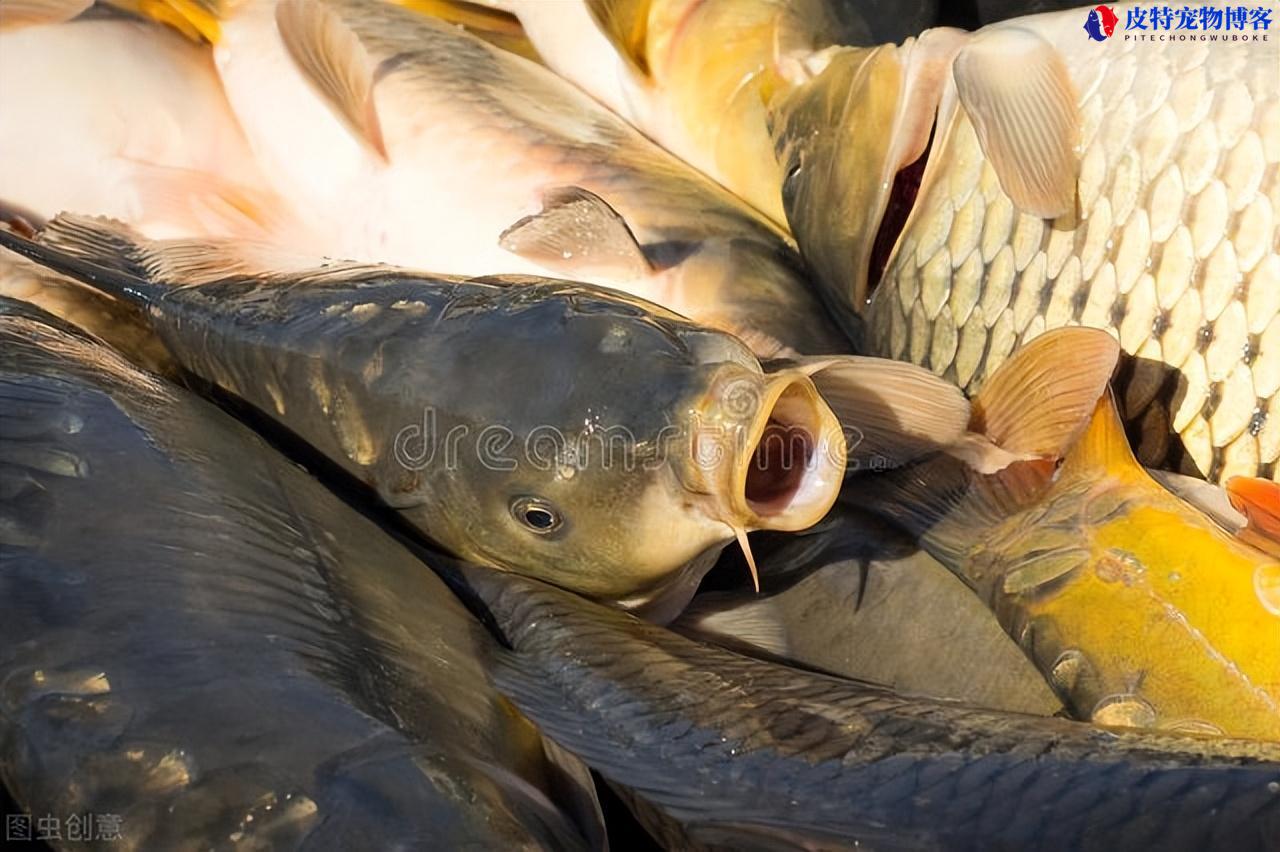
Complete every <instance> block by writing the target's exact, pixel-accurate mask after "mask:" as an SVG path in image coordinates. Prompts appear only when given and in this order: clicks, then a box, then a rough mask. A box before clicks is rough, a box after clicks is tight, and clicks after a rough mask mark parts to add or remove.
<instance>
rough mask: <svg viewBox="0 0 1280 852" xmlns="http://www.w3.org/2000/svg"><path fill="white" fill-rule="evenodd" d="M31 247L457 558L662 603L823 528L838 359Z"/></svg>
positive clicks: (55, 238)
mask: <svg viewBox="0 0 1280 852" xmlns="http://www.w3.org/2000/svg"><path fill="white" fill-rule="evenodd" d="M42 239H44V240H46V242H41V243H33V242H30V241H27V240H24V239H22V238H20V237H16V236H14V235H12V234H9V233H4V232H0V244H3V245H5V246H7V247H10V248H12V249H14V250H15V251H18V252H20V253H22V254H26V255H29V256H32V257H33V258H35V259H38V260H39V261H40V262H42V263H44V264H46V265H49V266H50V267H52V268H53V269H55V270H56V271H59V272H61V273H64V274H67V275H71V276H73V277H75V278H76V279H77V280H79V281H81V282H84V283H87V284H89V285H91V286H94V287H95V288H97V289H100V290H102V291H104V292H107V293H110V294H111V295H114V296H116V297H117V298H119V299H121V300H122V301H124V302H126V303H129V304H132V305H135V306H137V307H140V308H141V309H142V310H143V312H144V313H145V315H146V316H147V318H148V321H149V323H150V325H151V327H152V328H153V329H154V331H155V332H156V334H157V335H158V336H159V337H160V339H161V340H162V341H163V343H164V344H165V346H166V348H167V349H168V351H169V353H170V354H171V356H172V357H173V359H174V361H175V362H176V363H177V364H178V365H179V366H181V367H182V368H183V369H184V370H185V371H187V372H188V373H190V374H193V375H195V376H197V377H199V378H201V379H203V380H205V381H207V382H210V383H211V384H212V385H214V386H215V387H217V388H220V389H221V390H223V391H225V392H226V393H229V394H232V395H234V396H235V397H237V398H239V399H241V400H243V401H245V402H247V403H249V404H250V405H252V406H253V407H255V408H256V409H258V410H259V411H260V412H261V413H263V414H264V415H265V416H266V417H267V418H269V419H271V420H273V421H275V422H276V423H277V424H279V425H280V426H283V427H284V428H285V429H287V430H289V431H290V432H291V433H293V435H294V436H296V437H297V438H301V439H302V441H304V442H305V443H306V444H307V445H309V446H310V447H311V448H313V449H314V450H315V451H317V452H319V454H320V455H322V456H323V457H324V458H326V459H328V460H330V461H331V462H334V463H336V464H337V465H338V466H340V467H341V468H342V469H343V471H345V472H346V473H347V474H349V475H351V476H354V477H355V478H356V479H358V480H359V481H360V482H362V483H364V484H365V485H366V486H368V487H369V488H371V489H372V490H373V491H374V492H375V494H376V496H377V498H378V499H379V500H380V501H381V502H382V503H383V504H385V505H386V506H389V507H391V508H393V509H396V510H398V511H399V512H400V513H401V514H402V515H403V516H404V517H405V518H406V519H407V520H408V521H409V522H410V523H411V524H412V525H413V526H415V527H416V529H417V530H418V531H420V532H421V533H423V534H424V535H425V536H426V537H428V538H430V539H431V540H433V541H435V542H437V543H438V544H440V545H442V546H443V547H444V548H446V549H448V550H449V551H451V552H452V553H454V554H457V555H460V556H462V557H464V558H467V559H471V560H475V561H478V562H482V563H484V564H488V565H492V566H495V567H498V568H503V569H507V570H512V571H521V572H529V573H533V574H535V575H537V576H539V577H542V578H545V579H547V580H548V581H550V582H555V583H558V584H561V585H564V586H567V587H570V588H573V589H576V590H580V591H582V592H584V593H587V594H590V595H592V596H595V597H600V598H608V599H610V600H623V601H626V602H627V603H628V604H629V605H632V606H640V605H656V604H655V601H665V600H667V599H668V598H669V597H670V598H671V600H672V605H673V606H675V607H676V610H677V611H678V607H679V606H682V605H683V603H684V600H686V599H687V597H688V595H690V594H692V592H693V590H694V587H695V586H696V584H697V580H698V579H699V578H700V577H701V573H700V571H705V570H706V569H707V568H709V567H710V565H711V562H712V561H713V557H714V554H715V552H716V551H718V550H719V549H720V548H722V547H723V546H724V545H725V544H726V543H727V542H729V541H733V540H735V539H739V540H740V539H741V538H742V537H743V536H744V535H745V532H746V531H748V530H754V529H778V530H787V529H793V530H794V529H801V528H804V527H807V526H809V525H811V524H813V523H816V522H817V521H818V520H819V519H821V518H822V516H823V515H824V514H826V512H827V510H828V509H829V508H830V506H831V504H832V503H833V502H834V500H835V498H836V494H837V492H838V490H839V488H840V486H841V483H842V481H843V477H844V472H845V437H844V434H843V431H842V428H841V424H840V422H839V421H838V420H837V419H836V417H835V415H834V414H833V413H832V411H831V408H830V407H829V406H828V405H827V404H826V403H825V402H824V401H823V399H822V397H821V396H820V395H819V393H818V391H817V389H816V386H815V384H814V381H815V380H814V379H813V378H811V377H810V376H811V375H814V376H817V377H818V378H819V379H821V376H822V375H823V372H822V371H823V369H824V368H826V367H827V365H828V363H829V360H830V359H823V360H822V362H821V363H820V364H818V365H815V366H813V367H812V368H808V369H806V368H805V367H802V366H801V367H789V368H783V369H778V370H774V371H772V372H770V373H767V374H766V373H765V372H763V371H762V368H761V366H760V364H759V362H758V361H756V359H755V358H754V356H752V354H751V353H750V351H749V350H748V349H747V348H746V346H745V345H744V344H743V343H742V342H741V341H739V340H738V339H737V338H735V337H733V336H731V335H728V334H725V333H723V332H719V331H715V330H713V329H707V328H704V327H701V326H697V325H694V324H693V323H690V322H688V321H687V320H684V319H682V318H680V317H677V316H675V315H674V314H671V313H669V312H666V311H664V310H662V309H661V308H659V307H657V306H655V305H649V304H646V303H643V302H640V301H638V300H635V299H630V298H627V297H624V296H622V295H621V294H617V293H613V292H611V291H604V290H600V289H597V288H593V287H591V286H590V285H586V284H574V283H570V282H564V281H555V280H549V279H531V278H528V277H506V278H504V277H501V276H494V277H489V278H476V279H462V278H457V277H449V276H435V275H428V274H425V273H415V272H411V271H406V270H401V269H396V268H394V267H385V266H362V265H359V264H332V263H331V264H329V265H327V266H317V265H316V264H317V263H318V262H317V261H314V260H311V259H308V258H297V257H293V256H288V255H282V254H280V253H279V252H278V251H274V252H272V251H270V250H267V249H262V248H260V247H254V246H251V245H249V244H246V243H243V242H235V243H232V242H224V243H216V242H190V241H177V242H175V243H164V242H157V243H149V242H147V241H145V240H142V239H141V238H140V237H138V236H137V235H136V234H133V233H131V232H129V231H128V230H127V229H125V228H124V227H123V226H120V225H118V224H110V223H105V222H101V221H98V220H89V219H84V218H77V217H59V218H58V219H56V220H54V222H52V223H50V225H49V227H48V229H47V230H46V231H45V232H44V233H43V234H42ZM855 360H856V359H855ZM882 363H883V364H885V365H888V366H889V367H890V368H897V369H901V368H906V369H908V370H910V371H913V373H914V371H918V368H915V367H912V366H911V365H904V364H898V363H897V362H892V361H885V362H882ZM873 372H874V371H873ZM889 375H890V376H891V375H892V374H889ZM930 378H931V379H932V377H930ZM672 614H674V612H673V613H672Z"/></svg>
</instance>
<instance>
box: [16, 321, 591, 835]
mask: <svg viewBox="0 0 1280 852" xmlns="http://www.w3.org/2000/svg"><path fill="white" fill-rule="evenodd" d="M492 650H494V649H493V645H492V640H491V639H490V638H489V636H488V635H487V633H486V632H485V630H484V629H483V628H482V627H481V626H480V625H479V623H478V622H476V621H475V620H474V619H473V618H472V617H471V616H470V615H469V614H468V613H467V612H466V610H465V609H464V608H463V607H462V606H461V605H460V604H459V603H458V601H457V600H456V599H455V598H454V597H453V596H452V595H451V594H450V593H449V591H448V589H447V588H446V587H445V586H444V585H443V584H442V583H441V582H440V581H439V580H438V579H436V577H435V575H434V574H432V572H431V571H430V570H429V569H428V568H427V566H426V565H424V564H423V563H422V562H420V561H419V560H418V559H416V558H415V557H414V556H413V555H412V554H411V553H410V552H409V551H407V550H406V549H405V548H404V547H402V546H401V545H399V544H397V543H396V542H395V541H394V540H393V539H392V538H391V537H390V536H389V535H387V534H386V533H384V532H383V531H381V530H380V529H379V527H378V526H377V525H376V524H375V523H374V522H373V521H371V520H369V519H367V518H365V517H363V516H362V515H360V514H358V513H357V512H355V511H354V510H352V509H351V508H349V507H348V506H347V505H345V504H344V503H343V502H342V501H341V500H340V499H339V498H338V497H336V496H334V495H333V494H332V493H330V492H329V491H327V490H326V489H324V488H323V487H321V486H320V485H319V484H318V483H317V482H316V481H315V480H314V479H312V478H311V477H310V476H308V475H307V474H305V473H303V472H302V471H301V470H300V469H298V468H297V467H296V466H295V465H293V464H292V463H291V462H289V461H288V460H287V459H286V458H285V457H284V456H282V455H280V454H278V453H276V452H275V451H273V450H272V449H271V448H270V447H268V446H267V445H266V444H265V443H264V442H263V441H262V440H261V439H260V438H258V437H257V436H256V435H254V434H253V433H251V432H250V431H249V430H248V429H247V428H245V427H244V426H242V425H240V424H239V423H237V422H236V421H235V420H234V419H233V418H231V417H230V416H229V415H227V414H226V413H224V412H222V411H220V410H218V409H217V408H215V407H213V406H212V405H210V404H208V403H205V402H203V401H201V400H199V399H197V398H196V397H194V396H193V395H192V394H191V393H189V392H187V391H183V390H181V389H178V388H175V387H172V386H170V385H168V384H165V383H162V382H161V381H159V380H157V379H155V378H153V377H151V376H150V375H148V374H146V373H143V372H141V371H139V370H137V369H135V368H133V367H131V366H129V365H128V364H126V363H125V362H124V361H123V360H122V359H121V358H120V357H119V356H118V355H116V354H115V353H114V352H113V351H112V350H110V349H109V348H107V347H106V346H104V345H102V344H101V343H98V342H96V341H95V340H93V339H92V338H90V337H88V336H87V335H85V334H83V333H81V332H79V331H77V330H73V329H72V328H71V327H70V326H67V325H64V324H63V323H61V322H60V321H58V320H55V319H53V318H52V317H51V316H49V315H48V314H44V313H43V312H41V311H38V310H37V309H35V308H32V307H30V306H27V305H24V304H22V303H20V302H14V301H10V300H4V301H2V302H0V779H3V782H4V784H5V785H7V786H8V787H9V789H10V790H11V791H12V793H13V795H14V798H15V799H16V800H17V802H18V803H19V804H20V805H22V806H23V807H24V808H26V809H27V810H28V812H29V813H33V814H39V815H44V814H53V815H55V816H57V817H58V819H59V821H60V822H59V824H60V825H63V826H64V831H65V825H66V823H67V820H68V818H69V817H70V816H71V815H75V816H76V817H77V818H79V817H80V816H81V815H83V814H85V813H90V814H95V815H103V816H109V817H113V818H114V820H113V824H112V825H111V826H110V828H111V830H112V834H113V835H115V836H116V837H117V838H118V840H112V839H111V838H110V837H101V836H100V835H99V834H94V835H93V836H94V838H96V839H98V840H101V841H102V843H101V846H102V847H103V848H110V849H128V850H133V849H160V848H166V849H176V848H182V849H187V848H209V847H211V846H216V847H219V848H222V847H224V846H226V845H228V844H229V845H230V846H231V847H235V848H272V849H286V848H305V849H318V848H324V849H342V848H347V849H349V848H361V847H362V848H369V847H376V848H407V847H421V846H423V845H424V844H441V845H443V846H445V847H449V848H460V847H467V846H472V847H475V846H478V847H482V848H518V849H534V848H546V847H553V848H571V849H577V848H588V846H589V845H591V844H594V842H595V838H596V837H597V835H598V831H597V830H596V828H595V826H597V824H598V816H597V815H595V813H594V808H595V805H594V799H593V798H592V796H590V795H588V794H585V793H583V792H582V790H583V789H584V788H582V787H580V786H577V785H575V784H574V782H573V779H574V778H578V779H584V778H585V774H584V773H583V771H582V770H581V767H580V765H578V768H577V769H576V770H575V769H574V768H573V766H574V765H575V764H576V761H569V762H568V763H567V764H566V763H564V762H563V761H562V760H561V759H559V758H557V759H556V760H554V761H553V760H551V759H548V758H547V756H546V754H545V753H544V743H543V741H542V740H541V738H540V737H539V736H538V735H537V734H536V732H535V731H534V730H533V729H532V727H531V726H530V725H529V724H528V722H527V721H525V720H524V719H523V718H522V717H520V716H519V715H518V714H516V713H514V712H513V711H512V709H511V706H510V705H509V704H508V703H507V702H506V701H505V700H504V699H502V698H501V697H500V696H499V695H498V694H497V693H496V692H495V691H494V689H493V688H492V686H491V685H490V683H489V680H488V676H487V671H486V668H485V665H484V660H485V659H486V655H487V654H489V653H490V652H491V651H492ZM551 751H552V753H556V754H558V752H555V750H554V747H551ZM562 767H567V768H568V771H567V773H566V770H565V769H563V768H562ZM588 783H589V782H588ZM564 790H573V791H574V795H573V796H572V797H570V798H568V799H564V798H557V801H562V802H565V805H563V806H562V805H560V804H553V799H552V796H557V797H560V796H563V793H562V792H561V791H564ZM575 803H580V804H581V810H582V813H583V814H584V816H583V818H582V819H581V820H579V821H575V820H574V819H573V818H572V817H571V815H570V814H571V813H572V810H570V809H569V805H574V804H575ZM579 825H582V826H583V828H581V829H580V828H579V827H578V826H579ZM100 828H101V827H100V826H97V825H95V826H93V830H94V831H95V832H97V831H98V830H99V829H100ZM64 839H66V837H65V835H64ZM70 839H74V838H70Z"/></svg>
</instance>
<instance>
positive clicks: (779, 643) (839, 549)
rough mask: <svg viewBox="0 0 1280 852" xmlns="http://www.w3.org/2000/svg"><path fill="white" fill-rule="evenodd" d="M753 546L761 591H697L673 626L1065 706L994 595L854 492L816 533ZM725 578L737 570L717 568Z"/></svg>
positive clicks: (833, 662)
mask: <svg viewBox="0 0 1280 852" xmlns="http://www.w3.org/2000/svg"><path fill="white" fill-rule="evenodd" d="M752 550H753V551H754V553H755V557H756V560H757V562H758V564H759V567H760V588H761V591H760V592H759V593H754V592H752V591H751V590H750V589H749V588H742V586H741V584H737V587H736V588H734V589H732V590H716V591H705V592H699V593H698V594H697V595H696V596H695V597H694V598H693V600H692V601H691V602H690V603H689V606H688V607H687V608H686V609H685V611H684V612H682V613H681V614H680V617H679V618H678V619H676V621H674V622H672V624H671V628H672V629H673V630H675V631H677V632H680V633H684V634H685V635H690V636H693V637H694V638H697V639H701V640H703V641H710V642H715V643H717V644H721V645H724V646H726V647H729V648H731V649H733V650H740V651H742V652H743V653H748V654H763V655H766V656H767V658H769V659H773V660H777V661H780V662H787V663H791V664H795V665H800V666H804V667H806V668H809V669H814V670H817V671H823V672H827V673H829V674H834V675H839V676H841V677H848V678H856V679H858V680H866V681H870V682H872V683H878V684H881V685H883V686H887V687H890V688H892V689H893V690H895V691H896V692H899V693H903V694H906V695H925V696H929V697H931V698H950V699H954V700H957V701H964V702H965V703H967V704H972V705H974V706H977V707H987V708H990V709H997V710H1008V711H1012V712H1019V713H1035V714H1039V715H1042V716H1052V715H1054V714H1056V713H1059V712H1061V710H1062V702H1061V700H1059V699H1058V697H1057V696H1056V695H1055V694H1054V692H1053V690H1052V689H1050V688H1049V686H1048V684H1047V683H1046V682H1045V679H1044V676H1043V675H1041V674H1040V672H1039V671H1037V670H1036V668H1035V666H1033V665H1032V664H1031V662H1030V661H1029V660H1027V658H1026V655H1024V654H1023V653H1022V650H1021V649H1020V648H1018V646H1017V645H1016V644H1015V643H1014V642H1013V640H1012V639H1010V638H1009V636H1008V635H1007V634H1005V632H1004V630H1003V629H1002V628H1001V627H1000V625H999V624H998V623H997V622H996V620H995V619H994V618H992V617H991V611H990V610H989V609H987V607H986V604H984V603H983V602H982V601H980V600H978V598H977V597H976V596H975V595H974V594H973V592H972V591H970V590H969V588H968V587H967V586H965V585H964V584H963V583H962V582H961V581H960V580H959V579H957V578H956V577H955V576H954V575H953V574H951V572H949V571H948V570H947V569H946V568H945V567H944V566H943V565H942V564H941V563H939V562H938V561H937V560H936V559H934V558H933V557H931V556H930V555H929V554H928V553H925V552H923V551H921V550H919V548H917V547H916V545H915V543H914V542H912V541H911V540H910V539H909V538H908V537H907V536H906V535H904V534H903V533H902V532H900V531H898V530H896V529H895V528H893V527H892V526H890V525H889V524H887V523H886V522H884V521H882V520H879V519H877V518H875V517H872V516H871V515H870V514H869V513H867V512H865V511H864V510H861V509H858V508H856V507H854V506H850V505H848V504H847V501H840V502H838V503H837V504H836V506H835V508H834V509H832V511H831V512H830V513H829V514H828V515H827V517H826V518H824V519H823V520H822V522H821V523H820V524H818V525H817V526H815V527H813V528H811V529H809V530H805V531H804V532H801V533H796V534H794V535H786V536H782V535H776V536H773V535H767V536H766V535H762V536H760V537H759V538H758V539H757V541H756V542H754V543H753V545H752ZM723 558H724V559H732V558H733V555H732V554H726V555H725V556H724V557H723ZM726 567H727V566H726ZM726 575H727V576H730V577H732V576H737V575H736V573H728V572H725V571H723V570H721V571H718V572H717V576H719V577H725V576H726Z"/></svg>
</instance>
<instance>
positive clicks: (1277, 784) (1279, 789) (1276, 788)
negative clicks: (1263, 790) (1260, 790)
mask: <svg viewBox="0 0 1280 852" xmlns="http://www.w3.org/2000/svg"><path fill="white" fill-rule="evenodd" d="M1267 791H1268V792H1270V793H1280V781H1272V782H1271V783H1269V784H1267Z"/></svg>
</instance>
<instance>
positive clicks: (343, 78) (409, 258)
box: [215, 0, 850, 356]
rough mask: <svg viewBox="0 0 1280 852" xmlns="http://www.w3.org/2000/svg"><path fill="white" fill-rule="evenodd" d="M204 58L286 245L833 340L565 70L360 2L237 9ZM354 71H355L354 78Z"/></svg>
mask: <svg viewBox="0 0 1280 852" xmlns="http://www.w3.org/2000/svg"><path fill="white" fill-rule="evenodd" d="M220 30H221V36H220V38H219V41H218V44H217V45H216V47H215V58H216V62H217V67H218V72H219V75H220V78H221V80H222V82H223V84H224V86H225V89H226V92H227V96H228V98H229V100H230V102H231V104H232V107H233V109H234V111H235V113H236V115H237V116H238V118H239V120H240V122H241V124H242V126H243V127H244V128H245V131H246V133H247V135H248V137H249V141H250V144H251V146H252V148H253V150H254V152H255V154H256V155H257V157H258V158H259V160H260V162H261V164H262V167H263V170H264V171H265V172H266V173H268V174H269V175H271V177H272V179H273V181H274V182H275V188H276V190H277V191H278V193H279V194H280V195H281V196H283V197H286V198H288V199H290V202H291V205H292V208H293V209H295V210H297V211H299V213H298V215H299V216H300V217H301V218H302V219H303V220H305V221H306V223H307V228H308V231H309V233H310V234H311V237H312V241H311V242H310V243H304V242H301V241H292V242H291V243H290V245H292V246H294V247H296V248H297V249H299V250H305V251H312V252H315V253H321V254H324V255H326V256H336V257H344V258H350V259H354V260H361V261H377V262H388V263H395V264H399V265H404V266H410V267H415V268H423V269H431V270H433V271H435V272H439V273H444V274H459V275H483V274H492V273H524V274H541V275H547V274H553V275H559V276H561V277H567V278H572V279H574V280H585V281H589V282H592V283H597V284H602V285H606V286H611V287H615V288H618V289H621V290H624V291H626V292H629V293H631V294H633V295H638V296H641V297H643V298H645V299H648V300H649V301H653V302H656V303H658V304H662V305H664V306H665V307H667V308H669V309H671V310H674V311H676V312H677V313H681V314H683V315H685V316H689V317H691V318H693V319H696V320H698V321H700V322H703V323H706V324H710V325H713V326H717V327H720V328H725V329H730V330H733V331H735V332H737V333H739V334H741V335H742V336H743V337H744V339H747V340H748V341H750V342H752V344H753V347H754V348H755V349H756V350H757V351H758V352H759V353H760V354H762V355H766V356H767V355H773V354H777V353H779V352H782V353H786V352H788V351H790V352H792V353H795V352H801V353H811V354H813V353H822V352H846V351H848V350H849V346H850V344H849V342H848V339H847V336H846V335H845V333H844V331H843V330H842V329H841V328H840V327H838V326H837V324H836V322H834V321H833V320H832V319H830V318H829V317H828V315H827V312H826V310H825V309H824V308H823V307H822V306H821V305H820V304H819V302H818V301H817V297H816V295H815V294H814V293H813V292H812V290H811V289H810V288H809V286H808V284H807V281H806V279H805V276H804V274H803V272H802V269H801V266H800V264H799V262H798V258H797V256H796V254H795V252H794V249H793V247H792V246H791V245H790V243H789V242H788V239H787V238H786V236H785V234H784V232H783V230H782V229H781V228H780V227H778V226H777V225H776V224H774V223H771V222H769V221H768V220H767V219H766V218H765V217H763V216H761V215H760V214H758V213H756V212H755V211H754V210H752V209H751V208H750V207H749V206H748V205H747V204H745V203H744V202H742V201H741V200H739V199H737V198H736V197H734V196H733V195H732V194H730V193H729V192H727V191H726V190H724V189H723V188H721V187H720V186H718V185H717V184H715V183H714V182H713V181H711V180H710V179H708V178H706V177H704V176H702V175H700V174H698V173H697V172H696V171H695V170H694V169H691V168H690V167H689V166H687V165H686V164H684V163H682V162H681V161H680V160H678V159H677V158H675V157H674V156H672V155H670V154H669V153H667V152H665V151H663V150H662V149H661V148H659V147H658V146H656V145H655V144H653V143H652V142H650V141H649V140H647V139H645V138H644V137H643V136H642V135H641V134H640V133H639V132H637V131H636V130H635V129H634V128H632V127H630V126H629V125H628V124H627V123H626V122H624V121H623V120H622V119H620V118H618V117H617V116H614V115H613V114H611V113H609V112H608V111H607V110H605V109H603V108H602V107H601V106H600V105H599V104H598V103H596V102H595V101H593V100H592V99H591V98H589V97H587V96H586V95H585V94H583V93H582V92H581V91H579V90H578V89H576V88H575V87H574V86H572V85H571V84H569V83H568V82H566V81H565V80H563V79H561V78H559V77H557V76H556V75H555V74H554V73H552V72H551V71H549V70H547V69H546V68H544V67H542V66H539V65H537V64H536V63H533V62H531V61H529V60H527V59H524V58H523V57H519V56H516V55H514V54H510V53H507V52H505V51H503V50H500V49H498V48H496V47H493V46H492V45H490V44H487V43H485V42H483V41H482V40H480V39H478V38H475V37H473V36H471V35H469V34H468V33H466V32H464V31H462V30H461V29H459V28H458V27H456V26H453V25H450V24H448V23H446V22H442V21H438V20H435V19H432V18H431V17H429V16H425V15H421V14H417V13H415V12H413V11H410V10H408V9H404V8H400V7H397V6H394V5H391V4H384V3H380V2H367V1H366V0H335V2H322V3H321V2H317V3H302V2H296V1H295V0H284V2H280V3H271V2H266V3H251V4H245V5H244V6H243V7H241V8H240V9H237V10H235V11H234V12H233V13H231V14H230V15H229V16H228V17H227V18H226V19H225V20H223V21H221V22H220ZM353 81H354V82H353Z"/></svg>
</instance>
